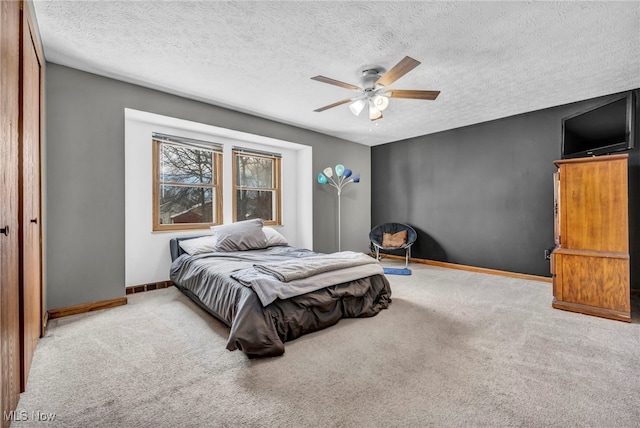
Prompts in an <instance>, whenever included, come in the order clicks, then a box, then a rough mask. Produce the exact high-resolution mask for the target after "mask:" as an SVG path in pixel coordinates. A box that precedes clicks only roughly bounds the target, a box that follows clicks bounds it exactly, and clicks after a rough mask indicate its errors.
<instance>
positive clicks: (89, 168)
mask: <svg viewBox="0 0 640 428" xmlns="http://www.w3.org/2000/svg"><path fill="white" fill-rule="evenodd" d="M312 107H313V106H310V107H309V108H312ZM125 108H132V109H136V110H142V111H147V112H151V113H156V114H161V115H165V116H170V117H176V118H179V119H185V120H190V121H194V122H199V123H204V124H208V125H214V126H218V127H224V128H229V129H234V130H238V131H242V132H248V133H252V134H257V135H262V136H266V137H271V138H277V139H281V140H285V141H291V142H295V143H299V144H304V145H307V146H311V147H312V148H313V171H308V173H309V174H312V175H313V176H314V177H315V176H316V175H317V173H318V172H320V171H321V170H322V169H324V168H325V167H327V166H334V165H335V164H337V163H343V164H344V165H345V166H347V167H349V168H351V169H352V170H354V171H356V172H360V173H361V175H362V180H361V182H360V183H359V184H357V185H350V186H349V187H347V188H346V189H345V192H344V193H343V196H342V249H343V250H355V251H365V250H366V249H367V248H368V233H369V225H370V223H371V211H370V206H371V199H370V197H371V157H370V155H371V149H370V147H368V146H363V145H360V144H355V143H351V142H348V141H344V140H341V139H338V138H333V137H329V136H326V135H323V134H319V133H316V132H312V131H308V130H304V129H301V128H297V127H293V126H289V125H285V124H282V123H278V122H274V121H271V120H267V119H262V118H258V117H255V116H251V115H248V114H244V113H240V112H236V111H232V110H229V109H225V108H221V107H216V106H212V105H209V104H205V103H202V102H198V101H194V100H190V99H186V98H182V97H179V96H175V95H170V94H167V93H164V92H160V91H156V90H153V89H148V88H145V87H141V86H137V85H133V84H128V83H124V82H121V81H118V80H114V79H110V78H105V77H101V76H98V75H95V74H90V73H86V72H82V71H79V70H75V69H72V68H68V67H64V66H61V65H57V64H53V63H47V73H46V118H45V120H46V124H45V126H46V153H47V157H46V165H45V171H46V175H45V180H44V187H45V192H46V195H47V196H46V206H45V212H46V216H47V218H46V224H47V228H46V240H45V242H46V247H45V254H46V261H47V264H46V284H47V298H46V300H47V301H46V306H47V309H57V308H63V307H68V306H72V305H77V304H82V303H90V302H96V301H101V300H108V299H113V298H117V297H122V296H124V295H125V289H124V283H125V282H124V276H125V256H124V250H125V224H124V222H125V207H124V202H125V194H124V191H125V189H124V186H125V180H124V179H125V177H124V153H125V150H124V123H125V122H124V109H125ZM332 190H333V189H331V188H328V187H326V186H321V185H319V184H317V183H316V184H315V185H314V194H313V217H314V230H313V239H314V250H316V251H320V252H333V251H337V232H336V230H337V229H336V220H337V216H336V203H337V199H336V194H335V192H334V191H332ZM167 251H169V247H168V242H167ZM149 262H150V263H153V260H150V261H149ZM168 277H169V273H168V272H167V279H168Z"/></svg>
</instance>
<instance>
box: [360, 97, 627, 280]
mask: <svg viewBox="0 0 640 428" xmlns="http://www.w3.org/2000/svg"><path fill="white" fill-rule="evenodd" d="M606 99H607V97H601V98H597V99H591V100H586V101H582V102H578V103H572V104H568V105H563V106H558V107H555V108H550V109H546V110H541V111H535V112H531V113H526V114H522V115H518V116H512V117H508V118H504V119H500V120H495V121H491V122H485V123H480V124H477V125H472V126H467V127H464V128H459V129H454V130H450V131H446V132H441V133H437V134H431V135H426V136H421V137H417V138H412V139H408V140H404V141H399V142H395V143H389V144H385V145H380V146H375V147H373V148H372V152H371V162H372V166H371V171H372V174H373V185H372V195H371V203H372V207H371V220H372V226H375V225H378V224H382V223H386V222H400V223H408V224H410V225H411V226H413V227H414V228H415V229H416V230H417V232H418V240H417V242H416V244H415V245H414V247H413V254H412V255H413V256H414V257H417V258H422V259H430V260H438V261H445V262H452V263H457V264H462V265H469V266H476V267H483V268H489V269H498V270H504V271H509V272H518V273H525V274H532V275H539V276H546V277H549V276H550V272H549V261H548V260H545V258H544V250H545V249H547V248H549V247H552V246H553V243H554V241H553V238H554V237H553V173H554V172H555V171H556V168H555V166H554V165H553V161H554V160H556V159H560V157H561V141H562V136H561V134H562V132H561V129H562V127H561V119H562V118H563V117H566V116H569V115H571V114H573V113H576V112H580V111H583V110H585V109H588V108H590V107H592V106H595V105H596V104H598V103H600V102H602V101H604V100H606ZM638 111H640V110H638ZM425 120H429V118H425ZM638 122H640V120H639V121H638ZM636 135H638V133H636ZM638 145H639V143H638V142H637V137H636V146H638ZM628 153H629V155H630V162H629V164H630V168H629V176H630V197H631V198H630V229H631V230H630V236H631V239H630V250H631V265H632V266H634V264H635V265H637V264H638V263H634V261H635V258H636V254H638V240H639V236H638V235H639V233H638V230H637V229H638V227H637V224H636V223H637V221H636V218H638V213H639V210H638V201H637V199H638V191H637V189H638V187H637V181H638V169H639V167H638V166H639V165H640V163H639V162H640V160H639V156H638V148H637V147H636V149H635V150H633V151H630V152H628ZM637 278H638V272H637V268H636V267H632V282H633V281H634V280H635V281H636V282H637Z"/></svg>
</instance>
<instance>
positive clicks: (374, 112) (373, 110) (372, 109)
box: [369, 102, 382, 120]
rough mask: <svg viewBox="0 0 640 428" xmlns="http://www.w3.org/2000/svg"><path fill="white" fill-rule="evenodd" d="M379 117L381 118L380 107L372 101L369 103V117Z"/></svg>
mask: <svg viewBox="0 0 640 428" xmlns="http://www.w3.org/2000/svg"><path fill="white" fill-rule="evenodd" d="M380 118H382V112H381V111H380V109H379V108H378V107H376V105H375V104H374V103H373V102H371V103H369V119H371V120H378V119H380Z"/></svg>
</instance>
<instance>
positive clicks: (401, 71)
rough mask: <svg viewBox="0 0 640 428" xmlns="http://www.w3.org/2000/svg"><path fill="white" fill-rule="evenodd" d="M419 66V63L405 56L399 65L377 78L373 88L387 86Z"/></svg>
mask: <svg viewBox="0 0 640 428" xmlns="http://www.w3.org/2000/svg"><path fill="white" fill-rule="evenodd" d="M419 65H420V61H418V60H415V59H413V58H411V57H409V56H405V57H404V58H402V59H401V60H400V62H399V63H397V64H396V65H394V66H393V68H391V70H389V71H387V72H386V73H385V74H384V76H382V77H381V78H379V79H378V80H377V81H376V83H375V84H374V85H373V86H374V87H376V86H378V85H382V86H389V85H391V84H392V83H393V82H395V81H396V80H398V79H399V78H401V77H402V76H404V75H405V74H407V73H408V72H410V71H411V70H413V69H414V68H416V67H417V66H419Z"/></svg>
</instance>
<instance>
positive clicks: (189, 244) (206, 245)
mask: <svg viewBox="0 0 640 428" xmlns="http://www.w3.org/2000/svg"><path fill="white" fill-rule="evenodd" d="M217 240H218V238H216V237H215V236H203V237H201V238H193V239H183V240H182V241H180V242H178V244H179V245H180V248H182V249H183V250H184V251H185V253H187V254H189V255H190V256H193V255H194V254H200V253H211V252H214V251H216V242H217Z"/></svg>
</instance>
